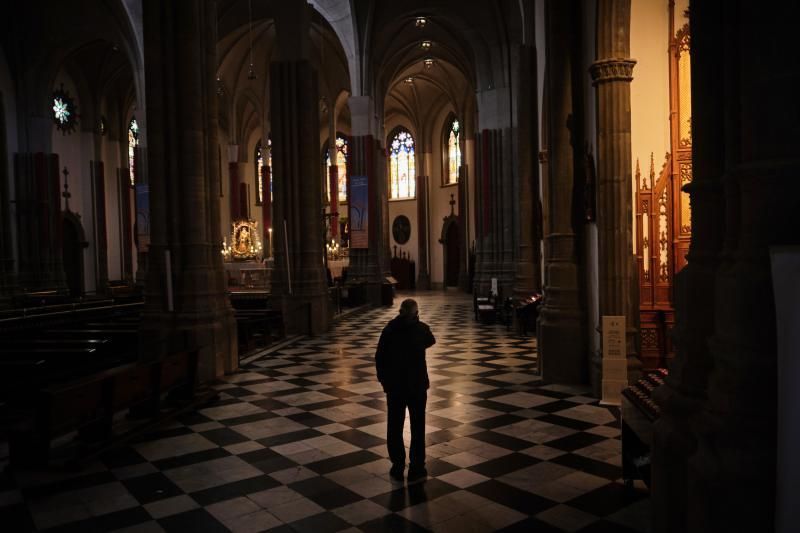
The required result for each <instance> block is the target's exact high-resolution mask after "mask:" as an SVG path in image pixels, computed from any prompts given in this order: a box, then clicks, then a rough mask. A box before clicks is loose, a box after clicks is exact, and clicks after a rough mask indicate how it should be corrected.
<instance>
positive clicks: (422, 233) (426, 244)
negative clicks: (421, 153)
mask: <svg viewBox="0 0 800 533" xmlns="http://www.w3.org/2000/svg"><path fill="white" fill-rule="evenodd" d="M428 181H429V180H428V176H420V175H417V188H416V190H417V242H418V246H419V250H418V254H417V289H418V290H430V288H431V274H430V272H428V255H429V254H430V236H429V235H430V232H429V231H428V227H429V225H428V201H429V198H428V194H429V193H428Z"/></svg>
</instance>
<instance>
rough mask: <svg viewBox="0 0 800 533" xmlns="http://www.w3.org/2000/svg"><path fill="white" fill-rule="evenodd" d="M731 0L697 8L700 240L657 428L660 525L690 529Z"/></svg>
mask: <svg viewBox="0 0 800 533" xmlns="http://www.w3.org/2000/svg"><path fill="white" fill-rule="evenodd" d="M723 3H724V2H723V0H713V1H710V2H701V3H698V4H697V5H696V6H695V7H694V8H693V9H692V13H691V26H692V41H691V43H692V44H691V46H692V50H691V57H692V72H691V76H692V107H693V111H692V115H693V117H692V118H693V119H692V152H693V153H692V174H693V177H692V182H691V184H689V185H688V186H687V189H688V190H689V194H690V197H691V205H692V242H691V245H690V247H689V254H688V263H687V264H686V266H685V267H684V268H683V269H682V270H681V271H680V272H679V273H678V274H676V275H675V281H674V301H675V326H674V328H673V343H674V347H675V358H674V359H673V361H672V364H671V365H670V373H669V377H668V378H667V379H666V383H665V385H664V386H663V387H660V388H658V389H657V390H656V391H655V393H654V394H653V396H654V398H655V400H656V401H657V402H658V403H659V405H660V406H661V417H660V418H659V420H658V421H657V422H656V424H655V428H654V432H653V451H652V466H651V475H652V480H653V483H652V485H653V487H652V496H651V501H652V508H653V514H652V517H653V522H652V526H653V531H654V532H657V533H669V532H672V531H687V522H686V513H687V493H688V490H689V487H688V470H687V466H688V459H689V457H690V456H691V455H692V454H693V453H694V452H695V450H696V447H697V435H696V430H695V427H694V426H696V424H697V423H698V422H699V421H698V417H697V416H696V415H697V413H698V412H699V411H700V409H701V407H702V404H703V402H704V400H705V398H706V388H707V382H708V376H709V372H710V370H711V364H712V361H711V357H710V355H709V353H708V338H709V337H710V336H711V334H712V332H713V330H714V315H715V312H714V311H715V310H714V293H715V290H716V288H715V283H714V277H715V272H716V270H717V268H718V266H719V262H720V252H721V250H722V244H723V231H724V227H725V220H724V212H725V197H724V194H723V190H722V184H723V172H724V163H725V159H724V144H725V143H724V138H725V122H726V120H725V109H724V105H723V100H722V99H721V98H720V95H721V94H724V93H725V80H724V79H723V64H722V63H723V62H722V61H721V59H720V58H722V57H723V55H724V49H725V42H724V36H723V31H722V21H721V19H720V18H719V17H718V16H717V13H718V11H720V10H721V6H722V5H723Z"/></svg>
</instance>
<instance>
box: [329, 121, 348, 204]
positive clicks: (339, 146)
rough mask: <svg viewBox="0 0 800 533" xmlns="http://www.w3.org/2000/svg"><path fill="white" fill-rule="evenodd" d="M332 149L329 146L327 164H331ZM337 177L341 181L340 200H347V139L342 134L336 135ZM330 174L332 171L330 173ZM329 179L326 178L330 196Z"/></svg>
mask: <svg viewBox="0 0 800 533" xmlns="http://www.w3.org/2000/svg"><path fill="white" fill-rule="evenodd" d="M331 164H332V163H331V150H330V148H328V153H327V154H326V155H325V166H326V167H330V166H331ZM336 168H337V169H338V170H337V171H336V177H337V178H338V181H339V201H340V202H346V201H347V139H345V138H344V137H341V136H338V135H337V136H336ZM328 176H330V173H329V174H328ZM328 181H329V179H326V180H325V196H326V197H329V196H330V190H329V189H330V186H329V185H328Z"/></svg>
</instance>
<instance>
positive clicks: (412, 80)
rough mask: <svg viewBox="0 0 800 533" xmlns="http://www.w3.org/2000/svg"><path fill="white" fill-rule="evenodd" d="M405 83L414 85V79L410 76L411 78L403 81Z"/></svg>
mask: <svg viewBox="0 0 800 533" xmlns="http://www.w3.org/2000/svg"><path fill="white" fill-rule="evenodd" d="M403 81H405V82H406V83H414V78H412V77H411V76H409V77H407V78H406V79H405V80H403Z"/></svg>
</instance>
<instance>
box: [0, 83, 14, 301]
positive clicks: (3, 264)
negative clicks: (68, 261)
mask: <svg viewBox="0 0 800 533" xmlns="http://www.w3.org/2000/svg"><path fill="white" fill-rule="evenodd" d="M5 125H6V117H5V104H4V103H3V95H2V94H0V309H1V308H3V307H5V306H7V305H9V304H10V302H11V296H12V295H13V293H14V291H15V287H16V276H15V275H14V250H13V246H14V241H13V240H12V236H11V201H10V200H11V198H10V196H11V195H10V185H11V183H10V179H9V175H8V142H7V139H6V127H5Z"/></svg>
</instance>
